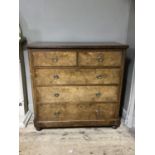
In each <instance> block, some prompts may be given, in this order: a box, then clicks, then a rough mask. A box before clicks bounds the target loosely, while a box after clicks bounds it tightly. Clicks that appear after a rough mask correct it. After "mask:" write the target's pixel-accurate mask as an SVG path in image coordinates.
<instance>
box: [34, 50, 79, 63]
mask: <svg viewBox="0 0 155 155" xmlns="http://www.w3.org/2000/svg"><path fill="white" fill-rule="evenodd" d="M32 55H33V63H34V66H75V65H76V52H72V51H69V52H68V51H65V50H62V51H56V50H55V51H49V52H47V51H45V52H39V51H36V52H32Z"/></svg>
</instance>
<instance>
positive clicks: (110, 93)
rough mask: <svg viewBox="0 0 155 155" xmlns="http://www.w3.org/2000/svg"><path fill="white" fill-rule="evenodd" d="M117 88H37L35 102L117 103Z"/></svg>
mask: <svg viewBox="0 0 155 155" xmlns="http://www.w3.org/2000/svg"><path fill="white" fill-rule="evenodd" d="M118 90H119V89H118V87H117V86H52V87H37V88H36V93H37V102H39V103H55V102H90V101H93V102H94V101H96V102H102V101H105V102H107V101H108V102H117V101H118Z"/></svg>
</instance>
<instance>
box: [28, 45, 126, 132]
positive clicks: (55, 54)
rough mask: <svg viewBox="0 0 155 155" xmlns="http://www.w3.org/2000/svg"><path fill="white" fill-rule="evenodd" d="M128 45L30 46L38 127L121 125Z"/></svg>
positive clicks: (35, 121)
mask: <svg viewBox="0 0 155 155" xmlns="http://www.w3.org/2000/svg"><path fill="white" fill-rule="evenodd" d="M127 47H128V46H127V45H122V44H118V43H34V44H30V45H29V46H28V50H29V60H30V70H31V78H32V88H33V91H32V92H33V102H34V116H35V117H34V125H35V127H36V129H37V130H40V129H42V128H53V127H82V126H85V127H86V126H113V127H118V126H119V124H120V117H119V111H120V100H121V89H122V79H123V70H124V60H125V50H126V49H127Z"/></svg>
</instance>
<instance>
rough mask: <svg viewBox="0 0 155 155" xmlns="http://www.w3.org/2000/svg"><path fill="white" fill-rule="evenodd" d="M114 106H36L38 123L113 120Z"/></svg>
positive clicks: (64, 104) (110, 104)
mask: <svg viewBox="0 0 155 155" xmlns="http://www.w3.org/2000/svg"><path fill="white" fill-rule="evenodd" d="M115 107H116V104H112V103H108V104H89V103H88V104H87V103H85V104H68V103H61V104H38V105H37V111H38V119H39V121H72V120H81V121H82V120H104V119H110V118H114V112H115Z"/></svg>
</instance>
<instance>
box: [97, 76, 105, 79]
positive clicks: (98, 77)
mask: <svg viewBox="0 0 155 155" xmlns="http://www.w3.org/2000/svg"><path fill="white" fill-rule="evenodd" d="M96 78H97V79H103V78H104V75H97V76H96Z"/></svg>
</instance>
